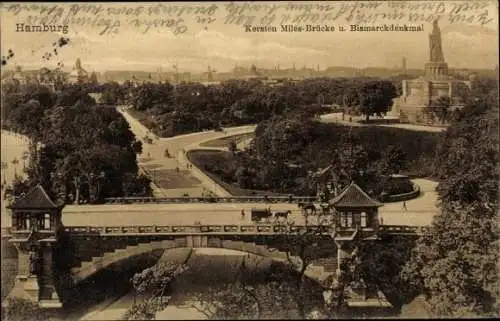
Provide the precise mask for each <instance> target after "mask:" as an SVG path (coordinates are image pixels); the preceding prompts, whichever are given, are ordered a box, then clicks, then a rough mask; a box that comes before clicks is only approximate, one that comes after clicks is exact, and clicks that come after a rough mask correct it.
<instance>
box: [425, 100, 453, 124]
mask: <svg viewBox="0 0 500 321" xmlns="http://www.w3.org/2000/svg"><path fill="white" fill-rule="evenodd" d="M451 103H452V101H451V98H450V97H448V96H440V97H438V98H436V99H435V100H434V101H433V102H432V104H431V106H430V108H431V111H432V113H433V114H434V115H435V116H436V118H437V119H438V120H439V121H440V122H441V123H445V122H446V121H448V120H449V117H450V114H451V112H450V107H451Z"/></svg>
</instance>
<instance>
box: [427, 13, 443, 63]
mask: <svg viewBox="0 0 500 321" xmlns="http://www.w3.org/2000/svg"><path fill="white" fill-rule="evenodd" d="M429 42H430V49H431V50H430V53H431V57H430V61H444V56H443V50H442V47H441V31H440V30H439V26H438V20H437V19H436V20H434V22H433V23H432V33H431V34H430V35H429Z"/></svg>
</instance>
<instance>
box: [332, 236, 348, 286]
mask: <svg viewBox="0 0 500 321" xmlns="http://www.w3.org/2000/svg"><path fill="white" fill-rule="evenodd" d="M335 244H336V245H337V271H336V274H337V277H340V276H341V274H342V273H343V272H345V271H342V263H343V262H344V261H345V260H346V259H347V258H348V257H349V255H350V251H349V250H348V248H347V245H348V243H347V242H342V241H335Z"/></svg>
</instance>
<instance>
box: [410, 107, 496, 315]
mask: <svg viewBox="0 0 500 321" xmlns="http://www.w3.org/2000/svg"><path fill="white" fill-rule="evenodd" d="M476 104H478V105H477V106H474V107H468V109H469V110H475V111H476V112H475V113H473V114H472V115H471V116H470V117H468V118H462V119H460V120H458V121H457V122H456V123H452V124H451V126H450V127H448V129H447V131H446V133H445V135H444V137H443V139H442V141H441V142H440V144H439V145H438V150H437V151H436V161H435V172H436V176H437V177H438V178H439V179H440V183H439V185H438V193H439V198H440V203H441V213H440V214H438V215H437V216H436V217H435V219H434V221H433V223H432V226H431V230H430V234H429V235H426V236H424V237H422V238H421V239H420V240H419V241H418V244H417V247H416V248H415V250H414V253H413V255H412V259H411V260H410V262H408V264H407V266H406V267H405V270H404V276H405V278H406V279H407V280H409V281H411V283H412V285H413V286H414V287H415V288H416V289H418V291H419V292H420V293H423V294H425V296H426V301H427V303H428V304H429V305H430V308H431V312H432V313H433V314H434V315H436V316H455V317H458V316H485V315H486V316H491V315H498V313H499V312H500V310H499V304H498V302H497V301H496V298H498V296H499V294H500V293H499V289H500V286H499V285H500V284H499V279H498V271H497V270H496V269H497V262H498V253H499V248H498V230H497V228H498V227H497V216H496V215H497V210H498V185H497V184H498V179H499V172H498V167H497V166H496V164H498V161H499V157H498V156H499V154H498V152H499V150H498V142H499V141H498V129H499V128H498V111H497V112H496V113H490V111H492V110H495V106H487V105H486V106H485V105H482V104H484V101H482V100H479V101H478V102H476ZM481 105H482V106H481ZM495 115H496V116H495Z"/></svg>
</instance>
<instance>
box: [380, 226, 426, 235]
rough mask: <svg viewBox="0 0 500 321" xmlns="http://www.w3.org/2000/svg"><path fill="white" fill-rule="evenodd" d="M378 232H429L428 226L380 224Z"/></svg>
mask: <svg viewBox="0 0 500 321" xmlns="http://www.w3.org/2000/svg"><path fill="white" fill-rule="evenodd" d="M379 232H381V233H386V234H424V233H428V232H429V227H428V226H407V225H380V226H379Z"/></svg>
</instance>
